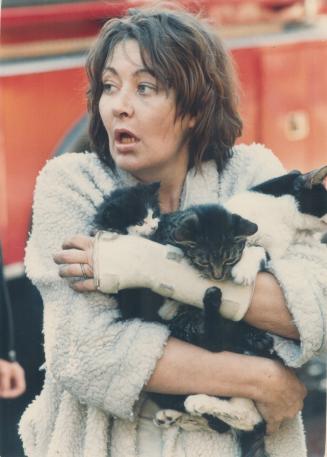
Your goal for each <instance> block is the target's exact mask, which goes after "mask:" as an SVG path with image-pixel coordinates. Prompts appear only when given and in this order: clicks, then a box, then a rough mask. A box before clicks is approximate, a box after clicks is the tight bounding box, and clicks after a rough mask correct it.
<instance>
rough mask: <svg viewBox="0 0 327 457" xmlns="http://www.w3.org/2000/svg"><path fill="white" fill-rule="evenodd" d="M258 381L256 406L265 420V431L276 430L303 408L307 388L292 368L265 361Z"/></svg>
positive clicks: (271, 431)
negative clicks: (264, 366)
mask: <svg viewBox="0 0 327 457" xmlns="http://www.w3.org/2000/svg"><path fill="white" fill-rule="evenodd" d="M267 362H270V364H269V363H268V364H267V369H266V370H264V371H263V373H262V376H261V377H260V382H259V395H258V397H257V398H258V399H257V400H256V406H257V408H258V410H259V412H260V414H261V415H262V416H263V418H264V419H265V421H266V422H267V433H268V434H270V433H274V432H275V431H277V430H278V428H279V426H280V424H281V422H283V420H285V419H292V418H293V417H295V416H296V414H297V413H299V412H300V411H301V409H302V408H303V400H304V398H305V396H306V394H307V389H306V387H305V386H304V384H302V382H300V381H299V379H298V378H297V376H296V375H295V374H294V372H293V370H291V369H290V368H286V367H284V366H283V365H282V364H281V363H279V362H275V361H267Z"/></svg>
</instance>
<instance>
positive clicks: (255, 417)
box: [184, 394, 262, 431]
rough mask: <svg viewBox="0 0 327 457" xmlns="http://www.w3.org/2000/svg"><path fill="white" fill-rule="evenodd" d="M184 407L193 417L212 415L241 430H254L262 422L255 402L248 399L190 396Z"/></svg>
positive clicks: (201, 395)
mask: <svg viewBox="0 0 327 457" xmlns="http://www.w3.org/2000/svg"><path fill="white" fill-rule="evenodd" d="M184 406H185V409H186V411H187V412H189V413H190V414H192V415H201V416H202V415H208V414H209V415H211V416H214V417H217V418H218V419H221V420H222V421H223V422H226V424H228V425H230V426H231V427H233V428H237V429H239V430H247V431H250V430H253V428H254V426H255V425H256V424H258V423H259V422H261V421H262V418H261V416H260V414H259V413H258V410H257V409H256V407H255V405H254V403H253V401H251V400H249V399H246V398H231V399H228V400H223V399H221V398H217V397H211V396H209V395H203V394H199V395H189V396H188V397H187V398H186V400H185V402H184Z"/></svg>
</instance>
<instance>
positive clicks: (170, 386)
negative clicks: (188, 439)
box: [145, 338, 271, 399]
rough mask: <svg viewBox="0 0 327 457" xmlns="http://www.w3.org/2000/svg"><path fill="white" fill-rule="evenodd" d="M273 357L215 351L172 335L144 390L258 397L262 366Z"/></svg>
mask: <svg viewBox="0 0 327 457" xmlns="http://www.w3.org/2000/svg"><path fill="white" fill-rule="evenodd" d="M270 364H271V361H269V360H266V359H262V358H259V357H250V356H246V355H240V354H234V353H231V352H219V353H212V352H209V351H207V350H205V349H202V348H199V347H197V346H193V345H191V344H188V343H185V342H184V341H181V340H178V339H176V338H169V340H168V343H167V346H166V348H165V351H164V354H163V356H162V358H161V359H160V360H159V361H158V363H157V365H156V368H155V370H154V372H153V374H152V376H151V378H150V379H149V381H148V383H147V385H146V387H145V390H147V391H153V392H160V393H168V394H197V393H202V394H203V393H204V394H207V395H220V396H238V397H240V396H241V397H246V398H252V399H254V398H256V396H257V394H258V389H259V388H260V386H259V384H260V376H258V370H259V367H260V369H261V370H262V371H264V367H267V368H268V367H269V366H270Z"/></svg>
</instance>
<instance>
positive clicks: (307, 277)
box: [20, 144, 327, 457]
mask: <svg viewBox="0 0 327 457" xmlns="http://www.w3.org/2000/svg"><path fill="white" fill-rule="evenodd" d="M283 172H284V170H283V167H282V165H281V164H280V162H279V161H278V159H277V158H276V157H275V156H274V155H273V154H272V153H271V152H270V151H269V150H267V149H266V148H264V147H263V146H261V145H257V144H253V145H250V146H245V145H241V146H237V147H236V148H235V153H234V156H233V158H232V159H231V160H230V161H229V163H228V165H227V167H226V169H225V170H224V172H223V173H222V174H221V175H220V176H218V174H217V171H216V167H215V164H214V163H213V162H207V163H205V164H204V165H203V169H202V173H195V172H194V170H190V171H189V173H188V175H187V178H186V180H185V184H184V189H183V193H182V198H181V208H182V209H184V208H186V207H188V206H190V205H191V204H201V203H210V202H212V203H223V202H224V201H226V200H227V199H228V198H229V197H231V196H232V195H234V194H235V193H237V192H241V191H244V190H246V189H248V188H249V187H251V186H253V185H256V184H259V183H260V182H262V181H264V180H266V179H268V178H272V177H274V176H277V175H280V174H282V173H283ZM135 182H136V181H135V179H134V178H133V177H131V176H130V175H128V174H127V173H125V172H119V174H118V176H115V175H113V174H112V173H111V171H110V170H108V169H106V168H105V167H104V166H103V165H102V163H101V162H100V161H99V159H98V158H97V156H96V155H95V154H94V153H71V154H67V155H64V156H61V157H58V158H55V159H53V160H50V161H49V162H48V163H47V164H46V166H45V167H44V168H43V170H42V171H41V173H40V175H39V176H38V179H37V186H36V190H35V195H34V212H33V229H32V233H31V236H30V239H29V241H28V245H27V248H26V272H27V275H28V277H29V278H30V279H31V280H32V282H33V283H34V284H35V285H36V286H37V288H38V289H39V291H40V292H41V295H42V298H43V302H44V338H45V346H44V347H45V355H46V379H45V384H44V387H43V390H42V392H41V394H40V395H39V396H37V397H36V399H35V400H34V401H33V402H32V403H31V404H30V405H29V407H28V408H27V409H26V411H25V412H24V414H23V416H22V419H21V422H20V434H21V437H22V440H23V444H24V449H25V453H26V455H27V456H28V457H55V456H56V457H57V456H60V457H95V456H96V457H109V456H110V457H136V456H139V457H141V456H145V455H148V454H147V453H146V452H143V450H142V446H141V448H138V443H139V442H140V440H139V437H140V434H142V433H144V430H143V429H142V425H141V424H140V422H141V420H140V419H139V417H138V412H139V411H140V407H141V403H142V400H143V399H144V396H145V394H144V393H142V388H143V386H144V384H145V383H146V382H147V380H148V379H149V377H150V375H151V373H152V372H153V370H154V367H155V365H156V362H157V361H158V359H159V358H160V357H161V355H162V354H163V351H164V349H165V344H166V342H167V339H168V337H169V332H168V330H167V328H165V327H164V326H162V325H160V324H157V323H144V322H141V321H140V320H137V319H136V320H132V321H128V322H119V321H118V322H117V321H116V320H115V319H116V317H117V316H118V312H117V304H116V302H115V300H114V298H113V297H111V296H109V295H104V294H102V293H100V292H94V293H87V294H78V293H76V292H74V291H73V290H72V289H71V288H69V286H68V282H67V281H66V280H63V279H61V278H60V277H59V276H58V267H57V266H56V265H55V263H54V262H53V260H52V254H53V253H54V252H56V251H58V250H59V249H60V248H61V244H62V242H63V240H64V239H67V238H69V237H71V236H72V235H74V234H76V233H85V234H88V233H89V232H90V230H91V229H92V228H93V227H92V221H93V218H94V215H95V212H96V208H97V207H98V206H99V205H100V203H101V202H102V200H103V196H104V194H108V193H109V192H110V191H112V190H113V189H114V188H117V187H119V186H124V185H132V184H134V183H135ZM326 254H327V246H325V245H321V244H320V245H319V244H318V243H317V246H316V247H310V248H307V247H306V246H301V245H298V246H294V247H292V249H289V251H288V252H287V254H286V255H285V256H284V257H283V258H281V259H280V260H278V261H277V262H276V263H275V264H273V265H272V266H271V269H272V271H273V273H274V275H275V276H276V278H277V279H278V281H279V283H280V285H281V287H282V288H283V291H284V293H285V297H286V299H287V302H288V306H289V309H290V311H291V313H292V315H293V318H294V321H295V323H296V325H297V327H298V328H299V331H300V333H301V345H297V344H294V343H292V342H290V341H287V340H284V339H283V338H279V337H275V341H276V349H277V350H278V351H279V353H280V354H281V356H282V357H283V359H284V360H285V363H286V364H287V365H289V366H292V367H297V366H300V365H301V364H303V363H304V362H306V361H307V360H308V359H309V358H310V357H312V356H313V355H316V354H318V353H319V351H321V350H322V348H323V346H324V345H326V340H325V338H324V335H325V328H324V322H325V319H326V315H325V313H326V301H327V298H326V297H327V281H326V278H327V255H326ZM142 420H143V419H142ZM149 424H151V423H150V422H149ZM148 426H149V425H148ZM150 427H153V430H156V431H155V432H154V434H153V436H158V430H159V431H160V434H159V436H160V437H161V443H162V445H161V450H159V451H158V452H157V454H155V453H154V454H153V455H151V457H159V455H160V457H173V456H174V457H201V456H205V457H218V456H219V457H237V456H239V447H238V444H237V442H236V440H235V438H234V436H233V434H232V433H225V434H218V433H216V432H212V431H206V430H199V431H188V432H187V431H184V430H182V429H180V428H178V427H176V426H172V427H171V428H169V429H168V430H163V431H162V430H161V429H155V428H154V427H155V426H154V425H152V424H151V425H150ZM143 428H144V427H143ZM150 435H151V433H150ZM266 447H267V451H268V452H269V455H270V457H285V456H288V457H305V456H306V450H305V442H304V433H303V425H302V421H301V418H300V417H297V418H295V419H293V420H289V421H285V422H284V423H283V424H282V426H281V428H280V430H279V431H278V432H277V433H275V434H273V435H271V436H269V437H267V439H266ZM157 449H159V448H157Z"/></svg>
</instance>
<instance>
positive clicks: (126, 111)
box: [112, 91, 134, 118]
mask: <svg viewBox="0 0 327 457" xmlns="http://www.w3.org/2000/svg"><path fill="white" fill-rule="evenodd" d="M112 110H113V114H114V116H116V117H120V118H122V117H131V116H132V115H133V114H134V107H133V101H132V95H131V94H130V93H129V92H128V91H121V92H120V93H119V94H116V97H115V100H112Z"/></svg>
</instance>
